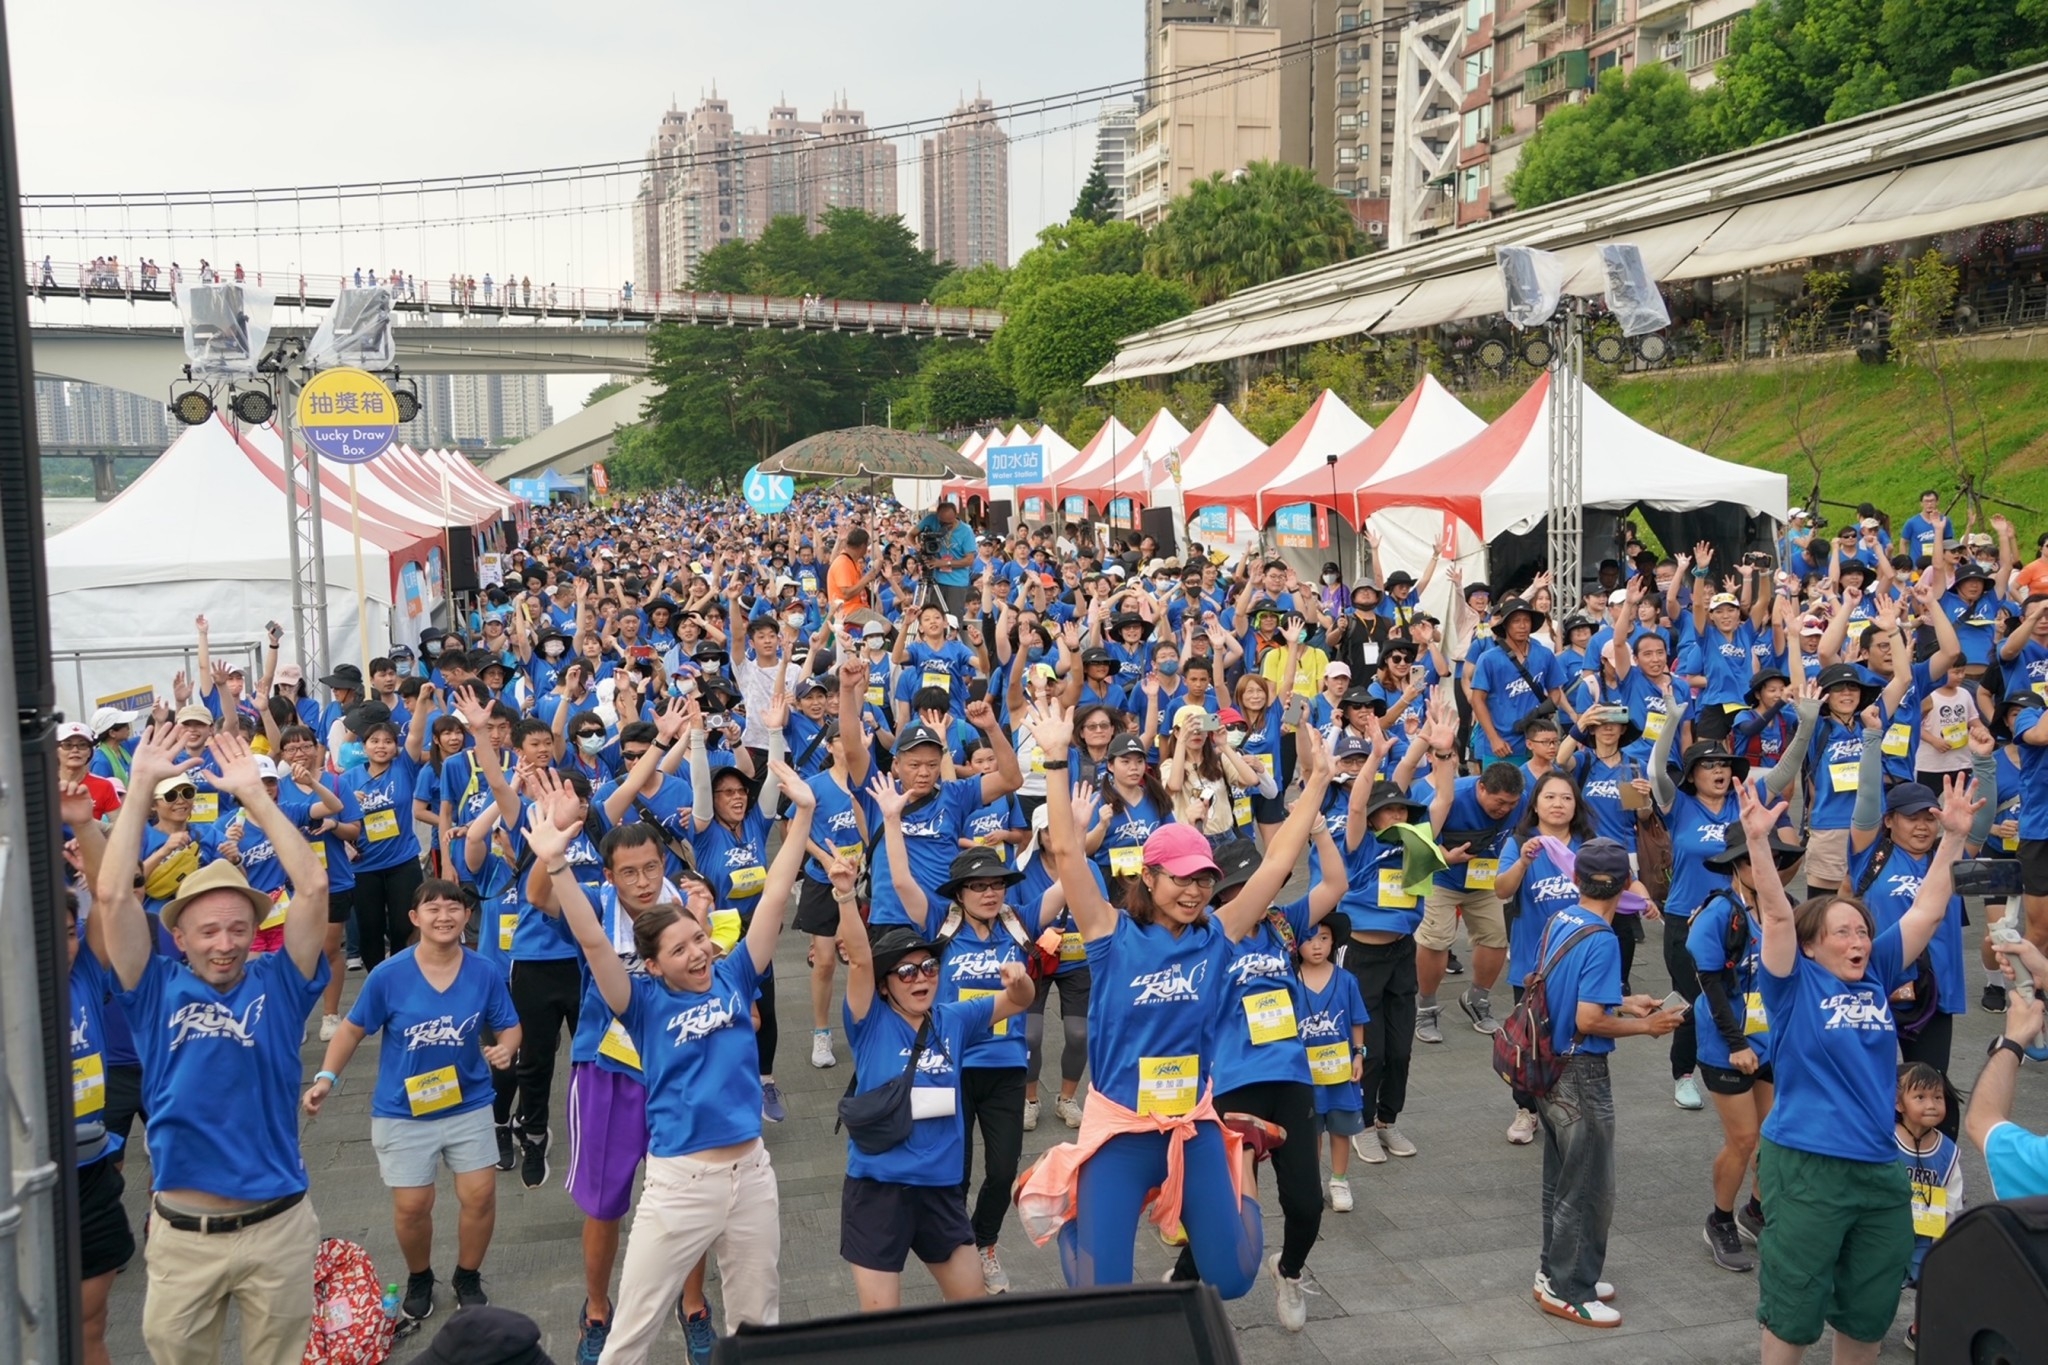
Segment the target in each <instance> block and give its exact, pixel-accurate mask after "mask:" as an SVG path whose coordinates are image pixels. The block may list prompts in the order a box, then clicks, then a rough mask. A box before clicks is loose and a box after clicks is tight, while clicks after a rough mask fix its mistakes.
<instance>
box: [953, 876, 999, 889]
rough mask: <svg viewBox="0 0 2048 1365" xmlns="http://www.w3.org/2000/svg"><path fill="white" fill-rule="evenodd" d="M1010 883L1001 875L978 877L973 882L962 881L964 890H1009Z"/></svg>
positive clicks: (961, 885) (961, 887) (961, 884)
mask: <svg viewBox="0 0 2048 1365" xmlns="http://www.w3.org/2000/svg"><path fill="white" fill-rule="evenodd" d="M1009 887H1010V884H1009V883H1008V882H1006V881H1004V880H1003V879H1002V878H1001V877H977V878H975V879H974V880H973V881H971V882H962V883H960V889H961V890H962V891H973V892H982V891H1007V890H1009Z"/></svg>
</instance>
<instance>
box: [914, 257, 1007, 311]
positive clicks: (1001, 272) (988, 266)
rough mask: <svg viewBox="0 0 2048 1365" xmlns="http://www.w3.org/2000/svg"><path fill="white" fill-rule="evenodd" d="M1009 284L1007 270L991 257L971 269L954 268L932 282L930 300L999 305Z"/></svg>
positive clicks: (945, 304) (943, 304) (956, 304)
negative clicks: (951, 271)
mask: <svg viewBox="0 0 2048 1365" xmlns="http://www.w3.org/2000/svg"><path fill="white" fill-rule="evenodd" d="M1009 287H1010V271H1009V269H1008V267H1006V266H1000V265H997V264H996V263H995V262H994V261H983V262H982V263H981V264H980V265H978V266H976V267H974V269H972V270H956V271H954V272H953V273H952V274H950V275H948V276H946V277H945V278H944V279H942V280H940V281H939V282H938V283H937V284H935V285H933V286H932V295H931V298H932V302H933V303H936V304H938V305H939V306H940V307H942V308H1001V307H1002V306H1003V293H1004V291H1005V290H1007V289H1008V288H1009Z"/></svg>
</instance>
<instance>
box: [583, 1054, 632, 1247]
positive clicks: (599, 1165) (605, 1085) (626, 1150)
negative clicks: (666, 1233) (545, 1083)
mask: <svg viewBox="0 0 2048 1365" xmlns="http://www.w3.org/2000/svg"><path fill="white" fill-rule="evenodd" d="M646 1155H647V1087H646V1086H644V1085H642V1084H641V1083H640V1082H639V1081H636V1080H634V1079H633V1078H632V1077H631V1076H628V1075H625V1074H624V1073H622V1072H618V1071H612V1070H610V1069H608V1068H606V1067H602V1066H599V1065H598V1064H597V1063H596V1062H577V1063H575V1064H574V1065H573V1066H571V1067H570V1068H569V1181H568V1187H569V1195H570V1197H571V1198H573V1199H574V1200H575V1201H576V1207H577V1208H579V1209H582V1210H583V1213H584V1216H585V1217H589V1218H596V1219H598V1220H600V1221H602V1222H616V1221H618V1220H619V1219H621V1218H624V1217H625V1216H626V1210H627V1209H629V1208H631V1207H632V1205H633V1173H634V1172H635V1171H637V1170H639V1169H640V1162H641V1159H642V1158H644V1157H645V1156H646Z"/></svg>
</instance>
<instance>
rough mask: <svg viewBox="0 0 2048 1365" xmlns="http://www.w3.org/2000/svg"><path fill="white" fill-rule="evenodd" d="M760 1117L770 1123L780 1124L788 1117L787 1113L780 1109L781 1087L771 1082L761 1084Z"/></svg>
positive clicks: (785, 1110)
mask: <svg viewBox="0 0 2048 1365" xmlns="http://www.w3.org/2000/svg"><path fill="white" fill-rule="evenodd" d="M761 1117H762V1118H764V1119H766V1120H768V1122H770V1123H780V1122H782V1121H783V1120H784V1119H786V1118H788V1117H789V1111H788V1110H787V1109H784V1108H783V1107H782V1087H780V1086H778V1085H776V1084H775V1082H773V1081H762V1082H761Z"/></svg>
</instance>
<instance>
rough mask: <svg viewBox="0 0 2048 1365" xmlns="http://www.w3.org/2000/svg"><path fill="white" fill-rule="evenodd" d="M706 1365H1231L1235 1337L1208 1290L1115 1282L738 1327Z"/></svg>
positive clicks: (1233, 1363) (1235, 1355) (1218, 1301)
mask: <svg viewBox="0 0 2048 1365" xmlns="http://www.w3.org/2000/svg"><path fill="white" fill-rule="evenodd" d="M711 1359H712V1362H713V1365H755V1362H760V1361H783V1360H818V1361H824V1360H830V1361H832V1362H833V1365H926V1363H927V1362H930V1365H960V1362H961V1361H962V1360H972V1361H973V1362H974V1365H1045V1362H1046V1361H1048V1360H1055V1361H1058V1362H1059V1365H1131V1363H1132V1362H1133V1361H1138V1360H1170V1361H1173V1362H1175V1365H1236V1362H1237V1361H1238V1360H1239V1359H1240V1357H1239V1356H1238V1353H1237V1337H1236V1335H1235V1334H1234V1333H1233V1332H1232V1331H1231V1329H1230V1319H1229V1318H1228V1317H1226V1316H1225V1315H1224V1312H1223V1300H1222V1299H1221V1298H1220V1297H1218V1296H1217V1293H1216V1291H1215V1290H1214V1289H1213V1288H1211V1287H1210V1286H1208V1285H1206V1284H1196V1283H1187V1284H1148V1285H1113V1286H1110V1287H1107V1288H1102V1289H1075V1290H1068V1291H1065V1292H1063V1293H1052V1294H1004V1295H1002V1296H1001V1297H999V1298H992V1299H978V1300H972V1301H969V1302H966V1303H944V1304H933V1305H930V1306H927V1307H923V1308H902V1309H897V1310H895V1311H894V1312H888V1313H861V1314H855V1315H853V1316H849V1317H841V1318H816V1319H813V1320H812V1321H809V1322H793V1323H785V1324H783V1325H782V1326H779V1327H746V1326H743V1327H741V1328H740V1329H739V1332H738V1333H737V1334H735V1335H733V1336H729V1337H720V1338H719V1340H718V1347H717V1349H716V1350H715V1351H713V1352H712V1356H711Z"/></svg>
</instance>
